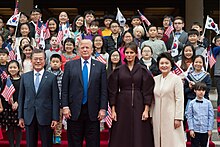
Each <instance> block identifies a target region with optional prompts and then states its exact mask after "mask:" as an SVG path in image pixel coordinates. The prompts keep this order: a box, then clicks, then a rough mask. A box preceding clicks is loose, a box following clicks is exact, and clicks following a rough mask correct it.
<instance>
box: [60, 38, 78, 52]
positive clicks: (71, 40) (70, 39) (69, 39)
mask: <svg viewBox="0 0 220 147" xmlns="http://www.w3.org/2000/svg"><path fill="white" fill-rule="evenodd" d="M67 42H70V43H72V44H73V48H75V41H74V39H73V38H66V39H65V41H64V43H63V50H64V51H66V50H65V44H66V43H67ZM73 53H75V49H73Z"/></svg>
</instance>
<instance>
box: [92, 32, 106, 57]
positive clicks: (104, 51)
mask: <svg viewBox="0 0 220 147" xmlns="http://www.w3.org/2000/svg"><path fill="white" fill-rule="evenodd" d="M97 37H100V38H101V39H102V42H103V45H102V47H101V54H105V53H106V50H105V47H104V43H105V42H104V38H103V37H102V35H98V34H97V35H95V36H94V37H93V39H92V46H93V55H95V53H96V50H95V43H94V41H95V38H97Z"/></svg>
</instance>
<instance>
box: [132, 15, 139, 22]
mask: <svg viewBox="0 0 220 147" xmlns="http://www.w3.org/2000/svg"><path fill="white" fill-rule="evenodd" d="M135 18H138V19H139V20H140V21H141V18H140V16H139V15H134V16H132V17H131V21H132V20H133V19H135Z"/></svg>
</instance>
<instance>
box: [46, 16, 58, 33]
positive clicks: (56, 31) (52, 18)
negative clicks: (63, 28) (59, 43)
mask: <svg viewBox="0 0 220 147" xmlns="http://www.w3.org/2000/svg"><path fill="white" fill-rule="evenodd" d="M52 20H53V21H54V22H55V23H56V26H57V28H56V30H55V33H56V34H57V33H58V31H59V22H58V20H57V19H56V18H55V17H50V18H49V19H48V20H47V22H48V25H49V22H50V21H52ZM50 32H51V31H50Z"/></svg>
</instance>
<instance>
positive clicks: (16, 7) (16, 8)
mask: <svg viewBox="0 0 220 147" xmlns="http://www.w3.org/2000/svg"><path fill="white" fill-rule="evenodd" d="M18 4H19V0H16V4H15V11H14V15H16V14H18V13H19V10H18Z"/></svg>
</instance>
